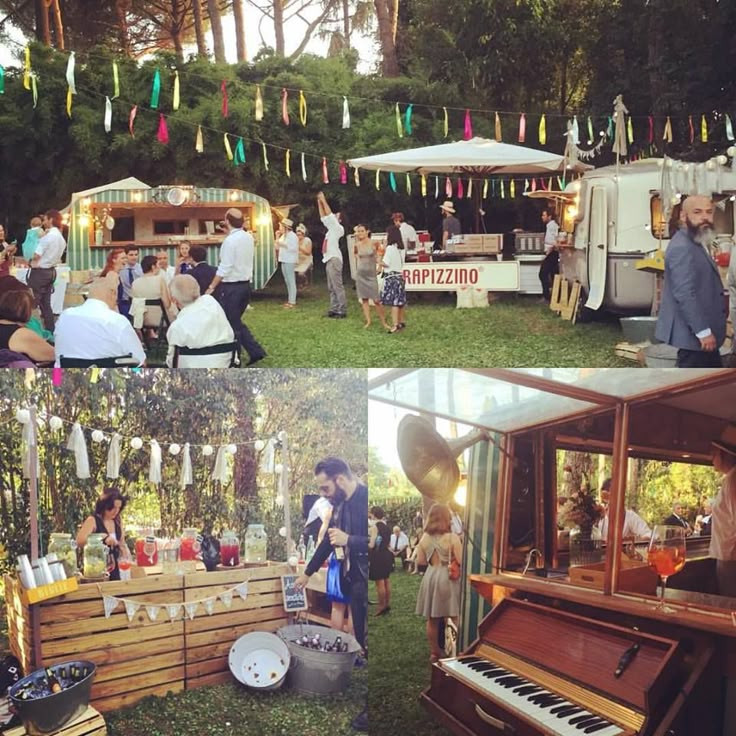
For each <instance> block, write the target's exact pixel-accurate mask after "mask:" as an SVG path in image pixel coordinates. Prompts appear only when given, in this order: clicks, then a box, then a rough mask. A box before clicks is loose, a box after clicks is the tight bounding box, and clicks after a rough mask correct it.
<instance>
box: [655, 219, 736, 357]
mask: <svg viewBox="0 0 736 736" xmlns="http://www.w3.org/2000/svg"><path fill="white" fill-rule="evenodd" d="M708 328H710V329H711V331H712V332H713V335H715V338H716V343H717V344H718V347H720V346H721V345H722V344H723V341H724V340H725V339H726V308H725V301H724V299H723V282H722V281H721V274H720V272H719V271H718V266H717V265H716V264H715V262H714V261H713V259H712V258H711V257H710V256H709V255H708V254H707V253H706V252H705V250H704V248H703V246H701V245H699V244H697V243H695V242H694V241H693V240H692V239H691V238H690V235H689V234H688V232H687V230H686V229H682V230H680V231H678V232H677V234H676V235H675V237H674V238H672V241H671V242H670V244H669V246H668V247H667V253H666V255H665V269H664V291H663V293H662V304H661V305H660V308H659V319H658V320H657V329H656V331H655V335H656V337H657V339H658V340H662V342H666V343H668V344H669V345H674V346H675V347H676V348H684V349H686V350H700V340H699V339H698V338H697V337H696V334H697V333H698V332H702V331H703V330H707V329H708Z"/></svg>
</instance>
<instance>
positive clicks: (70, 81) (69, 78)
mask: <svg viewBox="0 0 736 736" xmlns="http://www.w3.org/2000/svg"><path fill="white" fill-rule="evenodd" d="M74 63H75V59H74V52H73V51H72V52H71V54H69V59H68V60H67V62H66V83H67V86H68V87H69V90H70V91H71V93H72V94H73V95H75V94H77V85H76V83H75V81H74Z"/></svg>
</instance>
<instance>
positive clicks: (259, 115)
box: [255, 84, 263, 123]
mask: <svg viewBox="0 0 736 736" xmlns="http://www.w3.org/2000/svg"><path fill="white" fill-rule="evenodd" d="M255 115H256V122H258V123H260V122H261V120H263V97H262V96H261V85H260V84H257V85H256V112H255Z"/></svg>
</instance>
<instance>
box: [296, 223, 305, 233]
mask: <svg viewBox="0 0 736 736" xmlns="http://www.w3.org/2000/svg"><path fill="white" fill-rule="evenodd" d="M296 231H297V232H298V233H304V235H306V234H307V228H306V226H305V225H304V223H301V222H300V223H299V224H298V225H297V226H296Z"/></svg>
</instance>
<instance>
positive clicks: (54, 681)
mask: <svg viewBox="0 0 736 736" xmlns="http://www.w3.org/2000/svg"><path fill="white" fill-rule="evenodd" d="M46 682H47V683H48V688H49V690H51V692H52V693H60V692H61V691H62V689H63V688H62V687H61V683H60V682H59V679H58V678H57V677H56V675H55V674H54V671H53V670H52V669H51V667H47V668H46Z"/></svg>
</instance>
